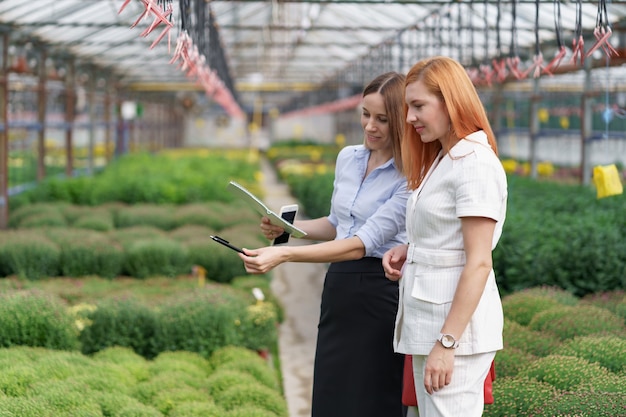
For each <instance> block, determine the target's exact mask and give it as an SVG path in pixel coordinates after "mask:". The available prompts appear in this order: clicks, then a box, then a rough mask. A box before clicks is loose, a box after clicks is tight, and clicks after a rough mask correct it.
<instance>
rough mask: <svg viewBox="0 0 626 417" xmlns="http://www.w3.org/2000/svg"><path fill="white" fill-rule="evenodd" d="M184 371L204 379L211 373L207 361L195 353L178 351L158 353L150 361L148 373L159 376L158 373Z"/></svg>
mask: <svg viewBox="0 0 626 417" xmlns="http://www.w3.org/2000/svg"><path fill="white" fill-rule="evenodd" d="M163 370H167V371H185V370H189V372H190V373H192V374H196V375H198V376H202V377H206V376H208V375H209V374H210V373H211V372H212V370H213V369H212V368H211V365H210V363H209V361H208V360H207V359H206V358H204V357H202V356H201V355H200V354H198V353H196V352H189V351H185V350H179V351H176V352H172V351H167V352H161V353H159V356H158V357H156V358H155V359H154V361H152V363H151V365H150V371H151V372H152V373H153V374H155V375H156V374H159V372H160V371H163Z"/></svg>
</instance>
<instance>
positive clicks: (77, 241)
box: [48, 229, 124, 278]
mask: <svg viewBox="0 0 626 417" xmlns="http://www.w3.org/2000/svg"><path fill="white" fill-rule="evenodd" d="M48 236H49V237H50V239H51V240H52V241H53V242H55V243H56V244H57V245H58V247H59V248H60V249H61V256H60V259H59V263H60V272H61V274H62V275H64V276H70V277H81V276H86V275H98V276H101V277H104V278H114V277H116V276H118V275H119V273H120V271H121V270H122V265H123V262H124V252H123V250H122V248H121V246H119V245H118V244H116V243H115V242H112V241H111V240H110V239H109V238H108V237H107V236H106V235H104V234H102V233H98V232H94V231H90V230H85V229H58V230H49V231H48Z"/></svg>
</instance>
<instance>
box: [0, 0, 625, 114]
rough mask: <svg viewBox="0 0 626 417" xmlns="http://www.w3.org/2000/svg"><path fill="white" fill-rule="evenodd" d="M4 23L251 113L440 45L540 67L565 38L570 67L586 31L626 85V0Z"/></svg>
mask: <svg viewBox="0 0 626 417" xmlns="http://www.w3.org/2000/svg"><path fill="white" fill-rule="evenodd" d="M159 16H160V17H159ZM154 23H158V25H156V27H154V28H152V27H151V25H152V24H154ZM0 25H1V26H0V29H1V28H2V27H3V28H4V30H5V31H6V30H8V31H9V32H10V33H11V38H12V42H15V44H16V45H22V46H23V47H24V48H32V47H33V46H32V45H33V39H34V40H36V42H35V43H36V44H37V45H39V44H40V43H41V44H42V45H45V48H46V49H47V50H48V55H49V56H54V55H55V54H56V55H64V54H68V55H71V56H72V57H73V59H75V61H76V63H77V65H81V64H85V65H87V64H88V65H95V66H97V67H98V68H100V69H101V70H102V71H106V72H108V73H111V74H115V77H116V79H117V80H118V84H119V85H121V86H126V87H128V88H129V89H132V90H135V91H163V92H171V93H176V92H179V91H181V90H199V91H202V90H204V91H205V92H206V93H207V94H208V95H209V96H211V97H213V98H214V99H216V100H217V101H218V102H220V104H222V106H223V107H224V106H228V105H231V106H232V105H233V103H232V102H235V103H236V104H237V105H239V106H241V108H242V109H244V110H245V111H250V109H251V108H253V107H254V106H255V103H256V102H257V101H258V100H261V102H262V103H263V106H264V107H265V108H274V107H284V106H286V105H287V104H289V103H291V102H293V101H294V100H297V98H298V97H302V95H303V94H305V93H306V92H314V91H317V90H321V89H324V88H328V86H332V87H331V88H335V89H340V88H342V87H345V86H346V85H347V86H348V87H354V86H356V87H360V86H362V85H363V83H364V82H366V81H367V80H368V79H370V78H371V77H372V76H373V75H375V74H377V73H380V72H383V71H386V70H397V71H402V72H405V71H406V70H408V68H410V66H411V65H412V64H413V63H414V62H416V61H417V60H419V59H421V58H424V57H426V56H429V55H449V56H452V57H454V58H457V59H459V60H460V61H461V62H462V63H463V64H464V65H466V66H468V67H472V66H473V67H475V69H479V68H480V65H487V64H488V65H492V63H493V62H494V59H496V60H502V62H504V61H503V60H505V59H506V58H520V61H519V65H520V67H519V68H520V70H522V69H524V70H529V71H528V72H529V74H527V75H526V76H527V77H532V73H533V71H531V69H532V68H531V67H532V65H533V62H534V61H533V58H535V57H536V54H537V52H541V53H542V56H543V59H544V63H543V64H542V65H543V66H545V65H546V64H547V62H548V61H550V60H552V58H553V57H554V56H555V55H556V53H557V52H558V51H559V49H558V46H559V45H562V46H563V48H564V53H565V56H564V57H563V59H562V60H561V61H560V63H561V64H560V65H561V67H562V68H566V69H568V72H570V71H572V70H577V69H578V70H580V69H581V68H582V65H583V63H582V62H581V61H582V60H581V58H582V56H579V57H578V60H577V52H576V51H575V50H574V49H575V48H574V47H575V44H574V43H573V41H574V40H576V39H578V36H579V35H580V36H583V37H584V41H585V43H584V50H585V53H587V52H588V56H587V57H586V58H587V60H592V61H595V62H596V64H597V65H599V66H602V64H603V62H605V61H606V59H605V56H606V57H609V58H610V59H609V61H610V63H611V66H614V68H612V69H611V71H613V72H614V74H613V75H612V78H613V80H617V81H615V82H621V80H623V83H624V84H626V67H623V66H621V64H622V62H625V61H626V53H625V52H624V51H626V35H625V32H624V30H625V27H626V0H614V1H611V0H602V1H597V2H591V1H586V0H585V1H583V0H574V1H559V0H548V1H546V0H457V1H445V0H429V1H426V0H416V1H393V0H379V1H375V0H361V1H359V0H351V1H349V0H344V1H340V0H338V1H314V0H310V1H305V0H291V1H290V0H271V1H217V0H206V1H205V0H2V1H0ZM150 29H152V30H151V31H150ZM598 29H599V30H602V31H604V33H605V34H610V35H611V36H610V38H608V39H607V40H608V42H609V45H611V48H615V53H613V52H612V51H611V50H610V49H607V48H608V47H607V46H606V44H605V46H604V49H603V47H602V46H598V48H597V50H596V51H595V52H594V53H592V52H591V49H592V48H593V45H594V43H595V38H594V30H598ZM607 30H608V31H610V32H607ZM147 32H149V33H147ZM183 34H188V35H189V36H190V38H189V42H190V44H189V45H191V44H193V45H194V46H196V47H197V48H198V53H199V56H197V57H195V58H194V62H195V64H194V65H196V66H197V67H196V68H197V71H193V73H192V74H190V73H189V72H190V69H189V66H188V65H187V61H185V59H183V58H181V54H180V49H177V48H176V47H177V42H181V41H180V39H181V36H182V35H183ZM161 35H162V36H163V37H162V38H161V39H160V40H159V36H161ZM557 40H560V44H559V43H558V42H557ZM178 45H180V44H178ZM191 50H192V48H191V47H189V51H191ZM9 52H10V53H15V51H13V50H10V51H9ZM172 61H175V62H172ZM216 63H217V64H216ZM217 65H221V66H223V68H216V66H217ZM201 70H203V71H205V72H204V73H203V72H202V71H201ZM573 72H574V73H575V72H576V71H573ZM544 75H545V74H544ZM544 75H542V77H543V76H544ZM493 76H494V78H493V79H494V80H495V79H496V78H497V77H496V76H495V75H493ZM545 76H546V77H549V75H545ZM573 77H574V78H572V82H578V81H577V80H579V79H580V75H573ZM620 77H621V78H620ZM504 78H506V80H507V81H511V79H512V78H513V77H512V71H510V70H507V74H506V77H505V76H504V74H503V79H502V81H503V82H504ZM555 78H556V77H555ZM513 81H516V80H513ZM216 86H218V87H220V86H224V87H225V88H224V89H222V90H225V91H227V92H229V93H232V97H231V98H232V100H231V99H230V98H229V97H219V95H220V94H222V90H220V88H215V87H216ZM224 94H226V93H224ZM227 95H228V94H226V96H227ZM220 99H221V101H220ZM224 103H225V104H224ZM231 110H232V109H231ZM235 111H236V109H235Z"/></svg>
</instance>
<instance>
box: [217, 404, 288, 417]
mask: <svg viewBox="0 0 626 417" xmlns="http://www.w3.org/2000/svg"><path fill="white" fill-rule="evenodd" d="M224 417H276V413H273V412H271V411H268V410H266V409H264V408H261V407H258V406H255V405H244V406H242V407H237V408H234V409H232V410H230V411H228V412H227V413H225V414H224Z"/></svg>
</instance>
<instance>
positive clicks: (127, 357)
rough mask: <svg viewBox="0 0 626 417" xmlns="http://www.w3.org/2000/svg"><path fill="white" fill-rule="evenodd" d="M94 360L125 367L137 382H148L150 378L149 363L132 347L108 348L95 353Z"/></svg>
mask: <svg viewBox="0 0 626 417" xmlns="http://www.w3.org/2000/svg"><path fill="white" fill-rule="evenodd" d="M92 358H93V360H94V361H96V362H102V363H106V364H109V365H116V366H123V367H124V369H126V370H127V371H128V372H130V374H131V375H133V377H134V378H135V380H136V381H146V380H147V379H149V377H150V371H149V369H148V368H149V365H148V362H147V361H146V359H145V358H144V357H143V356H141V355H139V354H138V353H137V352H135V351H134V350H133V349H132V348H130V347H123V346H112V347H108V348H105V349H102V350H99V351H98V352H96V353H94V354H93V355H92Z"/></svg>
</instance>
